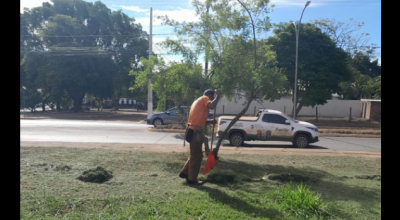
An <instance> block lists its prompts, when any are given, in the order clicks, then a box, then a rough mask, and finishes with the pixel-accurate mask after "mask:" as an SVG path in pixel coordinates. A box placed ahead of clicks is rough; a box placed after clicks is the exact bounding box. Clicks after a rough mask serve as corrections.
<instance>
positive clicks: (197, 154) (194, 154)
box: [181, 130, 204, 181]
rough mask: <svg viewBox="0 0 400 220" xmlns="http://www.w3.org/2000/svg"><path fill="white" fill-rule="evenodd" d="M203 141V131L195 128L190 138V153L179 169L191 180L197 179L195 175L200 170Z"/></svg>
mask: <svg viewBox="0 0 400 220" xmlns="http://www.w3.org/2000/svg"><path fill="white" fill-rule="evenodd" d="M203 142H204V134H203V132H202V131H198V130H195V131H194V133H193V137H192V140H191V141H190V155H189V157H188V159H187V161H186V163H185V165H184V166H183V168H182V170H181V173H183V174H187V175H188V179H189V180H191V181H197V175H199V172H200V166H201V161H202V160H203V154H202V151H201V147H202V145H203Z"/></svg>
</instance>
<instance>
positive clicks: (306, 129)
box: [217, 109, 318, 148]
mask: <svg viewBox="0 0 400 220" xmlns="http://www.w3.org/2000/svg"><path fill="white" fill-rule="evenodd" d="M234 117H235V116H220V117H219V118H218V130H217V137H218V138H221V136H222V133H223V132H224V130H225V129H226V128H227V127H228V125H229V123H230V122H231V120H232V119H233V118H234ZM223 139H227V140H229V142H230V144H231V145H234V146H242V145H243V143H244V141H250V140H251V141H291V142H292V143H293V145H294V146H295V147H301V148H303V147H308V145H309V144H310V143H314V142H317V141H318V128H317V127H316V126H315V125H313V124H311V123H308V122H304V121H297V120H294V119H292V118H291V117H289V116H287V115H286V114H284V113H282V112H280V111H276V110H271V109H263V110H260V111H259V112H258V114H257V116H254V117H251V116H250V117H249V116H242V117H240V119H239V120H238V121H237V122H236V123H235V124H234V125H233V126H232V127H231V128H230V129H229V131H228V132H227V133H226V135H225V136H224V137H223Z"/></svg>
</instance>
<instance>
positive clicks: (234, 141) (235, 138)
mask: <svg viewBox="0 0 400 220" xmlns="http://www.w3.org/2000/svg"><path fill="white" fill-rule="evenodd" d="M229 142H230V144H231V145H233V146H242V145H243V142H244V140H243V135H242V134H241V133H233V134H231V136H230V137H229Z"/></svg>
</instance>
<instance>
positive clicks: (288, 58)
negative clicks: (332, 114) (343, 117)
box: [267, 23, 351, 115]
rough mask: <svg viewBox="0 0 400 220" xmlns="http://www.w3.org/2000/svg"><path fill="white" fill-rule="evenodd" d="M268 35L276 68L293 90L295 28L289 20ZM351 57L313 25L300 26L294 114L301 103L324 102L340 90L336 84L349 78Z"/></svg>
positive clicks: (304, 104) (307, 104)
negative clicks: (276, 60)
mask: <svg viewBox="0 0 400 220" xmlns="http://www.w3.org/2000/svg"><path fill="white" fill-rule="evenodd" d="M274 33H275V35H274V36H273V37H270V38H268V41H267V44H268V45H271V46H272V48H273V50H275V51H276V53H277V59H278V62H279V64H278V67H280V68H283V69H285V75H286V76H287V79H288V81H289V84H290V86H291V88H292V91H294V79H295V61H296V31H295V28H294V26H293V25H290V23H281V24H280V25H278V26H277V27H276V28H275V29H274ZM349 65H350V56H349V55H348V53H346V52H345V51H343V50H342V49H341V48H338V47H336V44H335V42H333V41H332V40H331V39H330V38H329V36H328V35H326V34H324V33H322V32H321V30H320V29H319V28H317V27H316V26H315V25H313V24H309V23H305V24H302V25H301V28H300V33H299V42H298V70H297V79H298V82H297V89H298V91H297V101H296V102H297V103H298V106H296V115H297V113H298V112H299V111H300V110H301V108H302V107H303V106H312V107H314V106H315V105H323V104H325V103H327V100H329V99H331V98H332V93H336V92H338V91H339V83H340V82H344V81H347V80H349V79H350V78H351V69H350V66H349Z"/></svg>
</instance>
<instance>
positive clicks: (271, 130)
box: [263, 114, 292, 141]
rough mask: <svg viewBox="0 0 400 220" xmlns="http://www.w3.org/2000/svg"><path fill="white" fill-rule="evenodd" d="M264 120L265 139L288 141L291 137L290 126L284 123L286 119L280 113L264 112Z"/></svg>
mask: <svg viewBox="0 0 400 220" xmlns="http://www.w3.org/2000/svg"><path fill="white" fill-rule="evenodd" d="M264 120H265V121H266V126H265V127H266V129H265V136H266V138H265V139H268V140H274V141H290V140H291V138H292V132H291V129H292V126H290V124H286V123H285V121H286V120H288V119H286V118H285V117H283V116H281V115H276V114H265V115H264V116H263V121H264Z"/></svg>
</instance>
